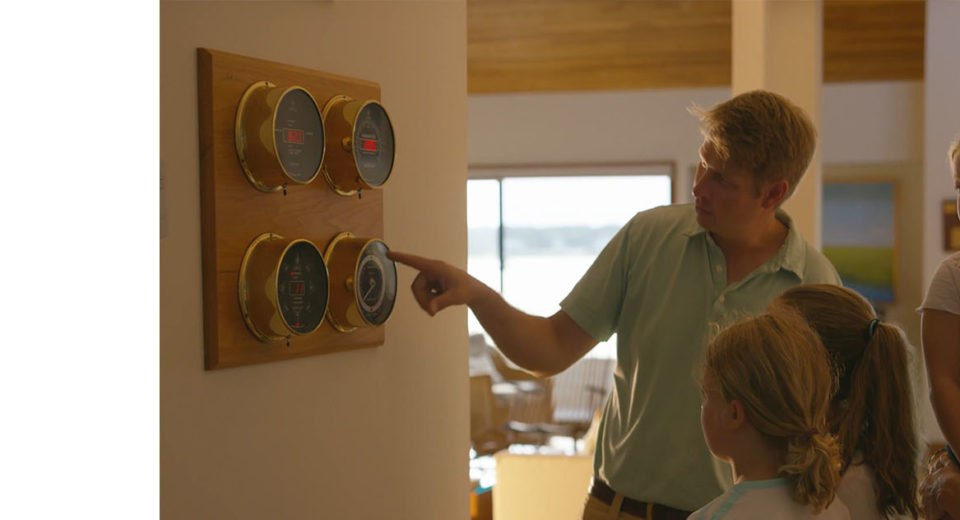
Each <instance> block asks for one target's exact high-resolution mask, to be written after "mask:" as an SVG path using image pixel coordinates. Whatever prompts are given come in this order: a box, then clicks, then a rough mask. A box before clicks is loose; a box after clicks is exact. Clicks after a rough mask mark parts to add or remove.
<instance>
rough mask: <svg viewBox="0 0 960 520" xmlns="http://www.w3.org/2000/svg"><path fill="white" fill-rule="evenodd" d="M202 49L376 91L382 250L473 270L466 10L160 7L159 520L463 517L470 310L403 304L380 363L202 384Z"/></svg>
mask: <svg viewBox="0 0 960 520" xmlns="http://www.w3.org/2000/svg"><path fill="white" fill-rule="evenodd" d="M197 47H208V48H213V49H218V50H223V51H228V52H233V53H237V54H243V55H248V56H252V57H257V58H262V59H267V60H271V61H278V62H282V63H290V64H293V65H297V66H302V67H307V68H312V69H317V70H323V71H327V72H333V73H336V74H342V75H347V76H352V77H356V78H361V79H366V80H371V81H375V82H378V83H380V86H381V93H382V101H383V103H384V104H385V106H386V107H387V109H388V110H389V111H390V114H391V117H392V120H393V123H394V127H395V129H396V133H397V143H398V151H397V160H396V165H395V170H394V175H393V176H392V177H391V180H390V182H389V183H388V184H387V185H386V186H385V187H384V190H385V193H384V222H385V224H384V237H383V238H384V240H385V241H386V242H387V244H389V245H390V246H391V247H392V248H394V249H398V250H409V251H412V252H417V253H422V254H426V255H431V256H438V257H442V258H444V259H447V260H448V261H451V262H453V263H457V264H460V265H465V264H466V237H465V234H464V232H463V231H464V229H465V228H466V218H465V215H466V209H465V178H466V140H467V136H466V8H465V3H464V2H463V1H444V2H426V1H424V2H166V1H164V2H161V3H160V74H161V86H160V159H161V162H162V163H163V167H164V174H165V177H166V178H165V181H166V184H165V193H166V210H167V215H166V218H167V236H166V237H165V238H163V239H161V241H160V242H161V243H160V279H161V291H160V330H161V333H160V377H161V386H160V413H161V427H160V464H161V476H160V493H161V513H162V517H163V518H169V519H171V520H173V519H176V520H181V519H184V520H189V519H214V518H224V519H227V518H229V519H241V520H242V519H257V520H260V519H267V518H270V519H299V518H311V519H312V518H330V519H351V520H352V519H368V518H369V519H374V518H377V519H379V518H402V519H407V518H410V519H413V518H416V519H437V520H449V519H454V518H466V517H467V516H468V509H467V508H468V505H469V501H468V490H469V483H468V475H467V464H466V462H467V450H468V447H469V444H468V417H469V415H468V411H469V410H468V394H467V389H468V388H467V377H466V371H467V338H466V333H465V331H466V313H465V311H463V310H450V311H446V312H444V313H442V314H441V315H439V316H438V317H436V318H433V319H430V318H429V317H428V316H427V315H426V314H424V313H423V312H421V311H420V310H419V308H417V307H416V304H415V302H414V301H413V299H412V297H411V296H410V293H409V291H406V290H403V291H401V294H400V295H399V299H398V302H397V306H396V309H395V312H394V315H393V316H392V317H391V319H390V321H389V322H388V323H387V329H386V344H385V345H383V346H381V347H379V348H376V349H364V350H360V351H354V352H346V353H338V354H332V355H325V356H314V357H309V358H303V359H297V360H292V361H284V362H279V363H271V364H264V365H253V366H248V367H243V368H233V369H225V370H219V371H213V372H207V371H204V369H203V337H202V322H201V317H202V299H201V267H200V202H199V200H200V199H199V179H198V174H199V157H198V139H197V131H198V130H197V81H196V57H195V56H196V48H197ZM438 193H442V194H443V196H442V197H441V196H437V194H438ZM410 281H411V272H410V271H409V270H407V269H401V271H400V285H401V287H404V288H406V287H407V286H409V284H410Z"/></svg>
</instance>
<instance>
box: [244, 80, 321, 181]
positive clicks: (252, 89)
mask: <svg viewBox="0 0 960 520" xmlns="http://www.w3.org/2000/svg"><path fill="white" fill-rule="evenodd" d="M276 86H277V85H276V84H274V83H271V82H269V81H257V82H256V83H254V84H252V85H250V86H249V87H247V90H246V91H244V93H243V96H241V97H240V103H239V104H238V105H237V113H236V115H235V116H234V118H233V138H234V147H235V148H236V150H237V159H239V160H240V167H241V168H243V174H244V175H245V176H246V177H247V180H248V181H250V183H251V184H253V186H254V187H255V188H257V189H258V190H260V191H262V192H265V193H275V192H278V191H280V190H282V189H283V186H279V185H278V186H268V185H266V184H264V183H263V182H261V181H260V180H259V179H257V178H256V176H255V175H254V174H253V172H252V171H251V170H250V166H249V165H248V164H247V134H246V131H245V130H244V129H243V123H244V118H243V114H244V109H245V108H246V106H247V103H249V102H250V97H251V96H253V94H255V93H256V92H258V91H260V90H264V89H269V88H273V87H276ZM274 117H276V116H275V115H274ZM324 130H326V129H324ZM324 139H326V134H324ZM324 146H326V143H324ZM324 151H326V148H324ZM321 163H322V161H321ZM282 167H283V165H281V168H282ZM284 173H286V170H284Z"/></svg>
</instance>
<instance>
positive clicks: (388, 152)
mask: <svg viewBox="0 0 960 520" xmlns="http://www.w3.org/2000/svg"><path fill="white" fill-rule="evenodd" d="M353 143H354V146H353V157H354V161H355V162H356V164H357V171H358V172H359V173H360V177H361V178H362V179H363V180H364V182H366V183H367V184H369V185H370V186H373V187H379V186H382V185H383V183H385V182H387V178H388V177H389V176H390V171H391V170H392V169H393V151H394V146H393V145H394V143H393V126H392V125H391V124H390V118H389V117H388V116H387V112H386V111H385V110H384V109H383V106H382V105H380V103H376V102H369V103H367V104H365V105H363V108H361V109H360V113H359V114H357V119H356V122H355V123H354V130H353Z"/></svg>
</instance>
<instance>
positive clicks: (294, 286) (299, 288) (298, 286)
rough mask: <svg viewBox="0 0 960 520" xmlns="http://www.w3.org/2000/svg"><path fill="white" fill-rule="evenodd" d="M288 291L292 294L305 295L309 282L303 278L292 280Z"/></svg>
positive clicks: (288, 285)
mask: <svg viewBox="0 0 960 520" xmlns="http://www.w3.org/2000/svg"><path fill="white" fill-rule="evenodd" d="M287 292H288V293H289V294H290V296H303V295H304V294H306V292H307V282H305V281H303V280H290V282H289V283H288V284H287Z"/></svg>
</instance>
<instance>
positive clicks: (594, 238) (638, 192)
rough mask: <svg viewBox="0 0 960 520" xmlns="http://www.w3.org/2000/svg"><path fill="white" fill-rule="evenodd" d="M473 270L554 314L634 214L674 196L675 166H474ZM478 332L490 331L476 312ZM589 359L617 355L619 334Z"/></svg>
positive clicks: (470, 201)
mask: <svg viewBox="0 0 960 520" xmlns="http://www.w3.org/2000/svg"><path fill="white" fill-rule="evenodd" d="M470 176H471V177H472V178H471V180H469V181H467V227H468V241H469V243H468V265H467V270H468V271H469V272H470V274H472V275H473V276H475V277H476V278H478V279H479V280H481V281H482V282H484V283H486V284H487V285H489V286H491V287H493V288H494V289H497V290H499V291H500V293H501V294H502V295H503V296H504V298H506V300H507V301H508V302H510V304H511V305H514V306H515V307H517V308H518V309H520V310H523V311H525V312H528V313H531V314H536V315H541V316H549V315H551V314H553V313H554V312H556V311H557V309H558V308H559V307H558V305H559V303H560V301H561V300H562V299H563V298H564V297H565V296H566V295H567V294H568V293H569V292H570V290H571V289H572V288H573V286H574V284H575V283H576V282H577V280H579V279H580V277H581V276H582V275H583V273H584V272H585V271H586V270H587V268H588V267H590V264H591V263H593V260H594V259H595V258H596V256H597V255H598V254H599V253H600V250H601V249H603V246H604V245H606V243H607V242H608V241H609V240H610V238H611V237H613V235H614V234H615V233H616V232H617V230H619V229H620V227H622V226H623V225H624V224H625V223H626V222H627V221H628V220H630V218H631V217H633V215H635V214H636V213H637V212H639V211H643V210H645V209H649V208H652V207H655V206H661V205H664V204H670V202H671V200H672V184H673V182H672V179H673V166H672V165H671V164H656V165H649V164H641V165H617V166H601V167H561V168H558V167H537V168H495V169H482V170H480V169H472V170H471V172H470ZM469 329H470V333H471V334H475V333H480V332H482V328H481V327H480V324H479V322H478V321H477V319H476V318H475V317H474V316H473V313H470V315H469ZM588 356H595V357H606V358H613V357H615V356H616V341H615V337H614V338H611V339H610V340H609V341H607V342H605V343H602V344H600V345H598V346H597V348H596V349H594V350H593V351H592V352H591V353H590V354H588Z"/></svg>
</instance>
